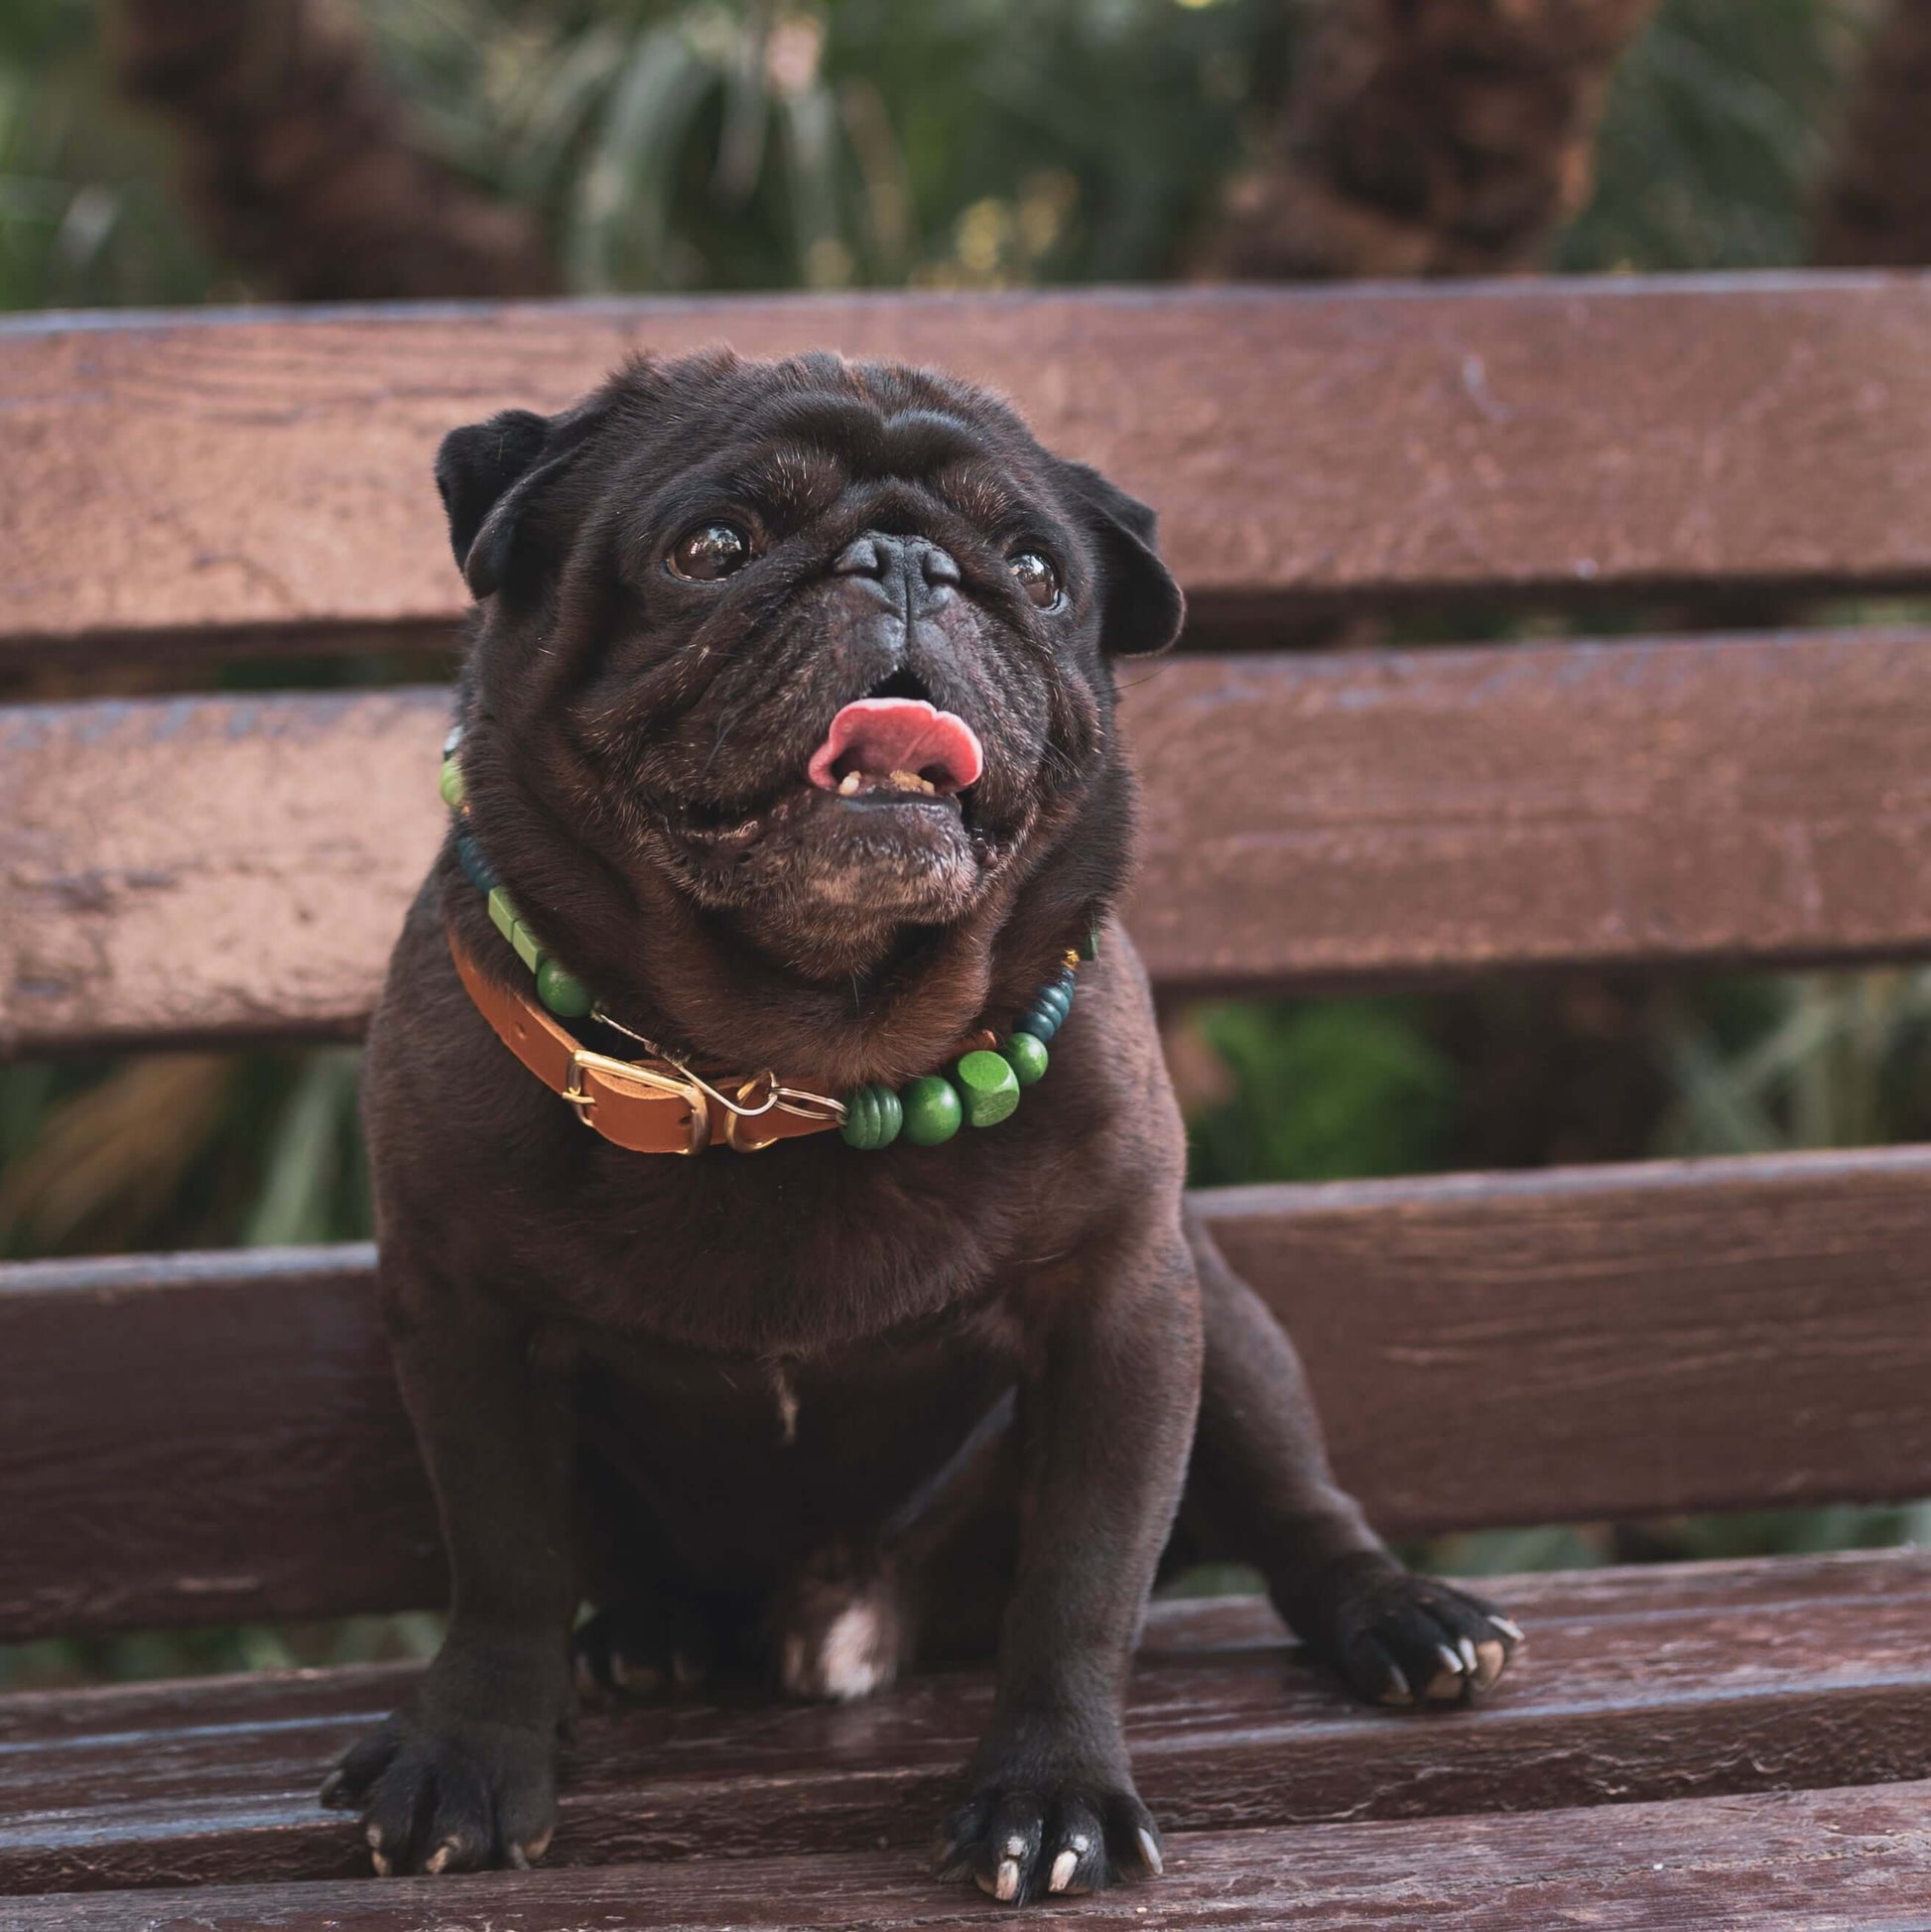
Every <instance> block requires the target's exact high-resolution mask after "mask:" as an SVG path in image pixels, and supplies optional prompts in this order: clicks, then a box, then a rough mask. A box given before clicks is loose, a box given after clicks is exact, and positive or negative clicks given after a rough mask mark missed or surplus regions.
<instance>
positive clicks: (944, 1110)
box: [899, 1074, 965, 1147]
mask: <svg viewBox="0 0 1931 1932" xmlns="http://www.w3.org/2000/svg"><path fill="white" fill-rule="evenodd" d="M899 1102H900V1105H901V1106H902V1107H903V1109H904V1113H905V1137H906V1139H907V1140H909V1141H910V1142H911V1143H912V1145H913V1146H914V1147H937V1146H938V1145H939V1143H940V1142H941V1141H942V1140H950V1139H951V1138H952V1137H953V1135H954V1134H956V1133H957V1132H958V1131H959V1129H960V1125H961V1123H962V1122H963V1121H964V1120H965V1106H964V1104H963V1103H962V1102H961V1100H960V1097H959V1090H958V1088H956V1087H955V1086H954V1085H953V1084H952V1082H951V1081H949V1080H947V1079H945V1078H944V1076H943V1075H940V1074H921V1075H920V1076H919V1077H918V1079H917V1080H915V1081H908V1082H907V1083H906V1085H905V1086H904V1087H903V1088H902V1089H901V1090H900V1092H899Z"/></svg>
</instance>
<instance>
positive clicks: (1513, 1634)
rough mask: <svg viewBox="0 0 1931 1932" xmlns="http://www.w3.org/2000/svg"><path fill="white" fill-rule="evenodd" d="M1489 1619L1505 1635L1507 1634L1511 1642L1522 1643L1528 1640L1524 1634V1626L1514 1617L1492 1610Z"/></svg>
mask: <svg viewBox="0 0 1931 1932" xmlns="http://www.w3.org/2000/svg"><path fill="white" fill-rule="evenodd" d="M1488 1620H1489V1622H1490V1623H1492V1624H1493V1625H1494V1626H1495V1628H1496V1629H1498V1630H1499V1631H1500V1632H1501V1633H1502V1635H1503V1636H1505V1637H1506V1638H1507V1639H1508V1640H1509V1642H1510V1643H1522V1642H1524V1641H1526V1639H1525V1638H1524V1636H1523V1634H1522V1626H1521V1625H1520V1624H1519V1623H1517V1622H1515V1621H1514V1620H1513V1619H1512V1618H1510V1617H1506V1616H1496V1615H1494V1614H1493V1613H1492V1612H1491V1613H1490V1615H1489V1618H1488Z"/></svg>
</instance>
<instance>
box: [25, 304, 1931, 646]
mask: <svg viewBox="0 0 1931 1932" xmlns="http://www.w3.org/2000/svg"><path fill="white" fill-rule="evenodd" d="M723 339H729V340H730V341H731V342H732V343H734V344H735V345H736V346H737V347H738V348H739V349H740V350H743V351H744V352H746V353H753V354H763V353H769V352H774V351H785V350H791V349H796V348H800V347H806V346H836V347H839V348H843V349H846V350H848V351H850V352H852V353H854V354H857V355H865V356H895V357H904V358H908V359H910V360H913V361H920V362H937V363H943V364H947V365H950V366H951V367H953V368H955V369H957V370H959V371H960V372H961V373H963V374H966V375H969V376H974V377H977V378H978V379H980V380H982V381H986V382H989V383H990V384H992V385H993V386H994V387H995V388H998V389H1001V390H1004V391H1006V392H1007V393H1009V394H1010V395H1012V396H1013V397H1014V398H1015V399H1016V400H1017V401H1018V402H1019V403H1020V404H1021V405H1022V406H1023V407H1024V408H1025V409H1026V410H1027V411H1028V412H1029V413H1030V414H1031V416H1032V418H1033V420H1034V422H1035V424H1036V425H1037V427H1038V429H1039V430H1040V432H1041V434H1042V435H1043V437H1044V438H1045V439H1046V441H1047V442H1048V443H1050V444H1052V445H1054V446H1055V447H1057V448H1060V449H1063V450H1064V451H1066V452H1067V453H1069V454H1073V455H1079V456H1084V457H1086V458H1088V459H1089V460H1091V461H1094V462H1097V463H1099V464H1100V465H1101V466H1102V467H1103V468H1105V469H1107V470H1108V471H1110V472H1111V473H1113V474H1114V475H1116V476H1117V478H1118V479H1119V481H1120V482H1122V483H1123V484H1124V485H1125V486H1126V487H1128V488H1130V489H1136V490H1138V491H1140V492H1142V493H1143V494H1145V495H1146V496H1147V497H1148V498H1149V499H1150V500H1151V501H1152V502H1154V503H1155V504H1156V505H1157V506H1158V507H1159V508H1160V510H1161V511H1162V514H1163V520H1164V523H1165V526H1166V532H1167V543H1168V548H1169V550H1170V553H1171V555H1172V557H1173V560H1174V562H1175V565H1176V566H1177V568H1178V570H1179V573H1180V575H1181V577H1182V579H1183V580H1184V581H1185V582H1186V584H1187V587H1188V588H1189V590H1190V591H1191V592H1192V593H1193V595H1194V598H1195V605H1196V611H1197V613H1198V616H1199V617H1200V619H1201V620H1202V621H1203V622H1205V623H1210V624H1211V623H1212V622H1213V621H1215V620H1216V619H1217V618H1218V617H1221V616H1223V615H1226V614H1231V613H1237V612H1238V611H1239V610H1240V609H1241V608H1242V607H1243V606H1248V605H1251V604H1252V603H1254V602H1255V600H1256V599H1266V600H1270V607H1271V608H1274V609H1276V610H1278V609H1280V608H1282V607H1283V606H1284V604H1285V603H1287V602H1290V601H1293V600H1299V601H1302V602H1307V601H1310V600H1312V601H1324V600H1325V601H1328V602H1333V601H1335V600H1337V599H1342V600H1347V599H1358V598H1361V597H1364V596H1365V597H1373V598H1386V597H1388V596H1390V595H1403V594H1405V595H1408V596H1417V595H1439V594H1441V593H1444V592H1461V593H1464V594H1470V593H1488V594H1493V593H1496V592H1504V593H1512V594H1515V595H1528V594H1549V593H1561V592H1564V591H1574V590H1576V589H1578V588H1582V589H1588V590H1596V591H1601V590H1604V589H1619V590H1623V591H1628V590H1631V589H1639V590H1644V591H1648V590H1656V589H1662V588H1679V587H1681V586H1684V585H1687V584H1694V583H1697V582H1700V581H1708V580H1722V581H1723V587H1724V588H1725V589H1726V591H1733V590H1735V589H1737V588H1738V587H1741V586H1751V585H1755V586H1775V587H1777V588H1779V589H1781V590H1785V591H1792V590H1802V589H1805V588H1815V587H1819V586H1823V585H1839V586H1846V587H1849V586H1864V587H1880V586H1910V585H1918V586H1921V585H1923V584H1925V583H1927V582H1931V442H1927V439H1926V438H1925V436H1924V434H1923V429H1924V424H1925V422H1926V421H1927V419H1931V281H1927V279H1926V278H1924V277H1921V276H1907V275H1896V276H1817V277H1792V276H1779V277H1769V276H1761V277H1753V278H1750V279H1748V280H1738V281H1732V282H1724V281H1721V280H1709V279H1706V280H1701V281H1695V282H1690V281H1684V282H1674V283H1672V282H1634V281H1632V280H1628V279H1605V280H1602V281H1597V282H1577V281H1562V282H1541V283H1536V282H1522V281H1517V282H1510V283H1505V284H1497V285H1494V286H1489V287H1480V286H1475V287H1467V288H1460V289H1441V288H1437V289H1430V290H1416V289H1367V290H1362V289H1347V290H1338V291H1337V290H1329V291H1306V290H1304V291H1286V290H1267V289H1202V288H1180V289H1166V290H1114V291H1087V292H1069V291H1050V292H1039V293H1031V294H1014V295H992V296H983V295H980V296H973V295H965V294H952V293H949V294H947V295H945V296H943V297H939V298H936V299H934V298H919V297H910V298H908V297H903V296H898V297H891V296H840V297H835V298H820V299H812V298H800V297H759V298H753V299H740V300H735V301H732V300H708V301H683V302H677V301H672V302H665V301H633V302H598V303H581V304H548V305H544V306H542V307H526V308H488V307H484V306H473V307H446V308H421V309H414V310H411V309H393V310H364V311H360V312H354V311H350V312H343V311H326V310H324V311H319V312H316V313H315V314H312V315H283V316H275V317H261V316H240V317H237V316H221V315H211V314H206V313H201V314H194V315H178V316H146V317H127V316H116V317H89V318H71V317H67V318H56V319H44V318H32V319H23V320H18V321H9V322H6V323H4V324H0V411H4V413H5V417H6V421H7V426H8V427H7V435H8V447H9V450H10V451H11V452H12V454H13V457H14V460H13V461H11V462H10V463H9V464H8V465H7V466H6V468H5V470H4V471H3V472H0V534H4V537H5V541H6V547H7V555H8V560H9V569H8V571H7V574H6V578H5V580H4V583H0V640H5V641H6V642H8V643H10V644H11V645H12V647H13V648H14V649H15V650H16V651H19V652H23V653H24V652H25V651H27V650H30V649H39V648H43V647H44V646H45V645H46V644H47V643H50V642H58V643H59V644H60V645H61V646H62V647H63V648H64V649H66V650H69V651H70V652H72V653H73V654H74V655H75V656H76V657H77V656H80V655H83V654H94V655H105V654H109V653H112V652H114V651H117V650H118V651H130V652H143V653H151V652H152V651H153V650H154V649H155V648H156V647H157V646H158V645H164V644H166V643H167V642H169V641H173V642H176V643H180V644H183V645H184V646H186V647H187V648H191V649H204V648H205V647H206V645H207V643H208V642H209V639H208V637H207V635H206V632H205V630H204V629H203V627H207V626H214V627H226V628H227V629H229V630H230V631H231V632H233V633H235V639H234V641H235V642H237V643H238V644H239V645H241V646H242V647H245V648H258V649H273V648H276V647H277V645H278V644H280V645H281V646H283V647H286V648H295V649H298V650H313V649H315V648H316V646H317V644H318V642H319V641H320V639H319V636H318V633H319V632H325V631H327V630H328V629H330V628H331V627H333V628H336V629H339V628H341V627H343V626H354V625H375V626H389V625H396V624H414V625H417V626H431V627H433V628H434V629H436V630H437V631H438V632H442V631H443V630H444V629H445V627H446V626H447V624H448V622H449V621H450V620H451V618H452V617H453V616H454V615H455V613H456V611H457V609H458V607H459V604H460V586H459V584H458V581H457V578H456V574H455V571H454V569H453V567H452V566H451V562H450V557H449V552H448V546H447V544H446V542H445V539H444V532H443V525H442V516H441V512H440V510H439V508H438V505H437V500H436V493H435V491H434V490H433V489H432V488H431V486H430V460H431V457H432V454H433V452H434V451H435V448H436V445H437V442H438V440H439V439H440V437H441V436H442V435H443V434H444V433H445V432H446V431H448V430H451V429H453V428H454V427H456V425H458V424H461V423H466V422H469V421H472V420H474V419H475V418H478V417H481V416H486V415H488V414H491V413H492V412H494V411H496V410H498V409H501V408H503V407H505V406H506V405H509V404H512V403H515V404H522V405H527V406H533V407H538V408H555V407H558V406H560V405H562V404H564V403H565V402H567V401H569V400H571V399H573V398H574V397H575V396H576V395H577V394H578V393H579V391H581V390H582V389H583V388H585V387H586V386H587V385H589V384H590V383H592V382H594V381H595V380H597V379H598V378H599V377H600V376H601V375H602V374H603V373H604V372H605V371H606V370H607V369H609V368H610V367H611V366H612V365H613V364H615V363H616V362H617V361H618V360H619V359H620V358H622V357H623V356H625V355H627V354H629V353H630V352H632V351H633V350H636V349H639V348H643V347H647V346H648V347H655V348H660V349H665V350H677V349H687V348H694V347H697V346H700V345H704V344H711V343H715V342H717V341H719V340H723Z"/></svg>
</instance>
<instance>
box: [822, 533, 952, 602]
mask: <svg viewBox="0 0 1931 1932" xmlns="http://www.w3.org/2000/svg"><path fill="white" fill-rule="evenodd" d="M832 569H833V571H834V573H835V574H836V575H837V576H839V577H868V578H871V579H872V580H875V581H876V582H877V583H878V585H879V586H880V588H881V589H883V590H884V592H885V594H886V596H887V597H888V598H889V599H890V601H891V602H892V603H893V604H894V605H896V606H897V607H898V608H900V609H902V610H906V611H909V612H911V613H912V614H913V615H914V616H917V615H918V614H919V613H921V612H922V611H925V610H928V609H930V608H931V607H932V606H933V605H934V604H938V603H943V602H944V601H945V600H946V598H947V597H948V596H950V595H951V594H952V590H953V586H954V585H955V584H956V583H958V581H959V566H958V564H957V563H956V562H955V561H954V560H953V558H952V556H951V554H950V553H949V552H947V551H944V550H941V549H940V547H939V546H938V545H937V544H935V543H934V542H932V540H931V539H930V538H928V537H893V536H889V535H887V534H886V533H885V532H884V531H882V530H867V531H866V532H865V534H864V535H863V536H862V537H859V538H858V539H856V541H855V542H852V543H849V544H847V545H846V546H845V547H844V549H843V550H842V551H840V552H839V553H838V556H837V561H836V562H835V563H834V564H833V566H832Z"/></svg>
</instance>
